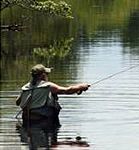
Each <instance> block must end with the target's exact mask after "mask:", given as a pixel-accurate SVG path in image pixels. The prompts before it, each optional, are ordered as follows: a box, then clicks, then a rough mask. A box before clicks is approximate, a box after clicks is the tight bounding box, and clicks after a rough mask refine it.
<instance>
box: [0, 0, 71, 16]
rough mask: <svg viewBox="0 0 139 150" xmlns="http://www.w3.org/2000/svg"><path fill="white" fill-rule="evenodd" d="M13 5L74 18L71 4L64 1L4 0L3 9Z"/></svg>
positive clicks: (2, 2)
mask: <svg viewBox="0 0 139 150" xmlns="http://www.w3.org/2000/svg"><path fill="white" fill-rule="evenodd" d="M13 5H18V6H20V7H23V8H26V9H30V10H34V11H38V12H43V13H47V14H48V15H53V16H56V15H57V16H62V17H66V18H72V12H71V6H70V5H68V4H67V3H66V2H64V1H60V2H57V3H56V2H54V1H52V0H47V1H44V2H39V1H37V0H2V1H1V10H3V9H5V8H7V7H11V6H13Z"/></svg>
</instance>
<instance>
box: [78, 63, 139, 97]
mask: <svg viewBox="0 0 139 150" xmlns="http://www.w3.org/2000/svg"><path fill="white" fill-rule="evenodd" d="M137 67H139V64H138V65H134V66H131V67H129V68H126V69H124V70H122V71H119V72H116V73H114V74H111V75H109V76H107V77H105V78H102V79H100V80H97V81H95V82H94V83H91V84H89V87H90V86H92V85H96V84H98V83H100V82H102V81H104V80H108V79H110V78H112V77H114V76H116V75H119V74H122V73H124V72H127V71H129V70H131V69H133V68H137ZM81 93H82V91H78V92H77V94H78V95H80V94H81Z"/></svg>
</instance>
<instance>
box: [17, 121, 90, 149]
mask: <svg viewBox="0 0 139 150" xmlns="http://www.w3.org/2000/svg"><path fill="white" fill-rule="evenodd" d="M59 129H60V127H57V126H55V127H54V126H52V125H50V124H48V123H47V122H46V121H45V120H43V121H41V122H36V123H33V124H31V126H30V125H28V126H23V125H22V123H21V122H20V120H18V123H17V124H16V131H17V133H19V136H20V138H21V142H23V143H25V144H27V145H28V146H29V149H30V150H37V149H39V148H44V149H45V150H49V149H57V148H58V149H59V148H62V149H64V148H65V147H66V149H68V148H69V149H71V148H77V147H78V148H87V147H89V144H88V143H87V142H86V141H83V140H82V137H80V136H77V137H76V138H75V139H73V138H72V137H66V138H65V139H63V140H61V141H58V132H59Z"/></svg>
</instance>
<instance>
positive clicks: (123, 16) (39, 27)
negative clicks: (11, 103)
mask: <svg viewBox="0 0 139 150" xmlns="http://www.w3.org/2000/svg"><path fill="white" fill-rule="evenodd" d="M57 1H58V0H57ZM67 2H68V3H69V4H71V7H72V11H73V16H74V19H72V20H70V19H64V18H60V17H48V15H46V14H42V13H41V14H40V13H38V12H34V11H30V10H26V9H22V8H20V7H18V6H15V7H10V8H6V9H4V10H3V11H2V12H1V24H2V25H9V24H20V25H22V26H23V28H22V29H21V30H20V31H18V30H17V31H11V30H6V31H5V30H3V31H2V32H1V37H2V38H1V72H2V73H1V83H2V88H5V89H6V88H8V89H10V88H11V89H13V88H14V87H15V88H16V87H17V86H19V85H21V84H22V83H23V82H25V80H28V79H29V75H28V73H29V71H30V68H31V67H32V66H33V65H34V64H36V63H43V64H44V65H49V66H52V67H54V68H55V74H53V73H52V77H51V78H52V79H54V80H57V79H61V81H58V82H62V80H63V82H66V81H67V82H69V81H68V79H69V78H72V79H76V77H77V70H78V64H79V63H80V51H79V50H80V48H79V47H80V46H81V45H83V46H85V45H86V46H88V41H89V42H91V43H92V44H94V43H95V42H98V41H101V40H105V39H106V38H109V39H112V37H117V36H118V37H119V42H121V44H122V46H123V47H124V48H125V49H126V47H128V49H130V51H128V52H129V53H134V54H137V55H138V54H139V51H138V49H139V45H138V39H139V22H138V20H139V1H138V0H134V1H133V0H76V1H75V0H67ZM71 39H74V40H73V41H72V40H71ZM126 52H127V51H126ZM86 53H87V50H86ZM73 62H74V64H73ZM71 66H72V68H74V69H72V70H71V69H70V68H71ZM61 74H62V75H64V76H61ZM6 81H7V82H8V83H11V84H10V85H7V84H6ZM12 82H14V84H13V83H12Z"/></svg>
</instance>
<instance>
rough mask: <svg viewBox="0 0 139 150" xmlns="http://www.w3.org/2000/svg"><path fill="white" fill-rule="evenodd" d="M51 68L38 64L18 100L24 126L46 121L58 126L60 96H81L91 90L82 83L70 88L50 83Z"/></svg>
mask: <svg viewBox="0 0 139 150" xmlns="http://www.w3.org/2000/svg"><path fill="white" fill-rule="evenodd" d="M50 72H51V68H46V67H45V66H43V65H42V64H37V65H35V66H34V67H33V68H32V69H31V76H32V79H31V81H30V82H28V83H27V84H25V85H24V86H23V87H22V92H21V94H20V95H19V97H18V98H17V100H16V105H18V106H20V107H21V108H22V110H23V113H22V119H23V126H27V125H28V122H29V124H30V125H31V124H33V123H37V122H41V121H42V120H45V121H46V122H47V123H48V124H49V125H51V126H58V125H60V124H59V118H58V115H59V112H60V109H61V106H60V105H59V103H58V96H57V95H58V94H74V93H78V94H81V93H82V91H86V90H88V88H89V86H90V85H89V84H86V83H82V84H76V85H72V86H68V87H63V86H59V85H57V84H55V83H53V82H49V81H48V74H49V73H50Z"/></svg>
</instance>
